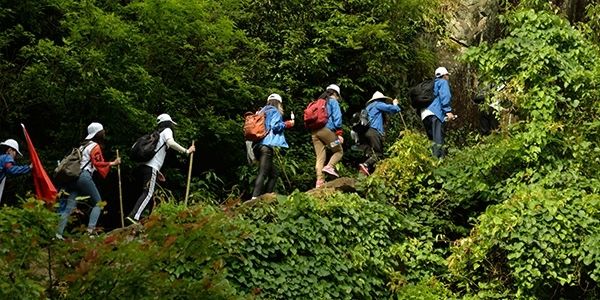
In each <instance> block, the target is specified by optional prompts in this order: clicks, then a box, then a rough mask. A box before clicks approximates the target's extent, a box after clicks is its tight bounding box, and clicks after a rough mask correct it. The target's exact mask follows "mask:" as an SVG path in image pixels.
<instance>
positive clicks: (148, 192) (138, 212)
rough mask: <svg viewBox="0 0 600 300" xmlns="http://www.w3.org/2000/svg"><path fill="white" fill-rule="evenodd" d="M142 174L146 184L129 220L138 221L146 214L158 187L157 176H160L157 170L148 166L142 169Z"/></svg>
mask: <svg viewBox="0 0 600 300" xmlns="http://www.w3.org/2000/svg"><path fill="white" fill-rule="evenodd" d="M140 172H141V177H142V182H143V184H144V186H143V191H142V194H141V195H140V197H139V198H138V199H137V201H136V203H135V206H134V207H133V210H132V211H131V213H129V215H128V218H132V219H134V220H136V221H137V220H139V219H140V217H141V216H142V213H143V212H144V209H146V206H147V205H148V203H149V202H150V200H151V199H152V195H153V194H154V187H155V185H156V176H157V174H158V171H157V170H155V169H154V168H152V167H149V166H146V165H144V166H142V167H141V170H140Z"/></svg>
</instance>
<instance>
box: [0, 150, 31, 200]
mask: <svg viewBox="0 0 600 300" xmlns="http://www.w3.org/2000/svg"><path fill="white" fill-rule="evenodd" d="M0 147H1V148H0V149H2V150H3V151H2V152H3V154H2V155H0V201H2V193H3V192H4V184H5V183H6V176H7V175H11V176H16V175H23V174H28V173H30V172H31V165H28V166H27V165H17V164H16V162H15V158H16V157H17V154H18V155H19V156H23V154H21V152H20V151H19V143H17V141H15V140H13V139H8V140H6V141H4V142H2V143H0Z"/></svg>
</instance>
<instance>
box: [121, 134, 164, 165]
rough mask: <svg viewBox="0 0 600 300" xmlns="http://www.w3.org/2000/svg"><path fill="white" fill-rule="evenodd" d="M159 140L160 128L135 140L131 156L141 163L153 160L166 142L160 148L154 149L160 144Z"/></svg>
mask: <svg viewBox="0 0 600 300" xmlns="http://www.w3.org/2000/svg"><path fill="white" fill-rule="evenodd" d="M158 141H160V131H158V130H155V131H153V132H151V133H148V134H145V135H143V136H141V137H140V138H138V139H137V140H136V141H135V143H134V144H133V146H131V150H130V153H129V156H130V157H131V159H132V160H133V161H136V162H140V163H145V162H147V161H149V160H151V159H152V158H153V157H154V155H156V153H157V152H158V151H160V149H162V147H164V146H165V144H166V143H164V144H162V145H161V146H160V148H158V150H156V151H154V149H156V145H158Z"/></svg>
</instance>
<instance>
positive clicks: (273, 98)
mask: <svg viewBox="0 0 600 300" xmlns="http://www.w3.org/2000/svg"><path fill="white" fill-rule="evenodd" d="M269 100H277V101H279V103H283V99H281V95H279V94H271V95H269V97H267V101H269Z"/></svg>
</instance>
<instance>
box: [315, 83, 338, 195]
mask: <svg viewBox="0 0 600 300" xmlns="http://www.w3.org/2000/svg"><path fill="white" fill-rule="evenodd" d="M319 99H325V100H327V118H328V119H327V124H326V125H325V127H323V128H321V129H317V130H313V131H312V132H311V138H312V142H313V146H314V147H315V154H316V159H317V161H316V164H315V170H316V172H317V182H316V184H315V187H317V188H319V187H321V186H322V185H323V184H324V183H325V178H324V176H323V172H325V173H327V174H329V175H332V176H334V177H339V176H340V175H338V173H337V172H336V170H335V165H336V164H337V163H338V162H339V161H340V160H341V159H342V156H343V155H344V149H343V148H342V144H343V143H344V138H343V137H342V134H343V131H342V111H341V110H340V104H339V103H338V100H339V99H340V87H339V86H337V85H335V84H330V85H329V86H327V88H326V89H325V92H324V93H323V94H321V96H319ZM326 149H329V150H331V151H332V152H333V155H331V158H330V159H329V162H328V163H327V164H325V159H326V155H327V152H326Z"/></svg>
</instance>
